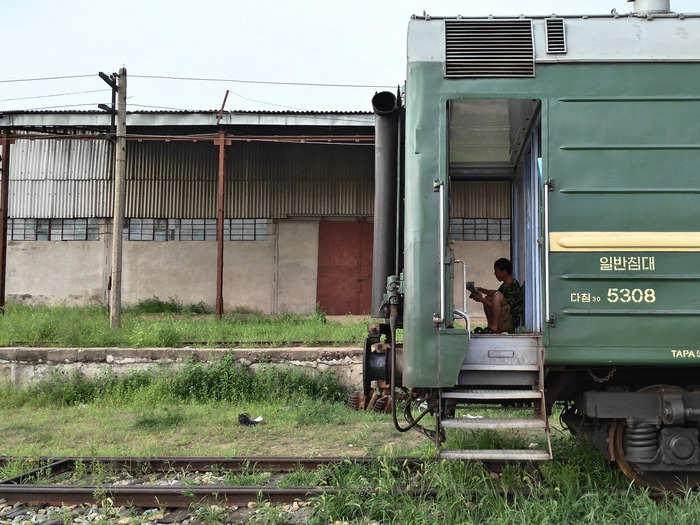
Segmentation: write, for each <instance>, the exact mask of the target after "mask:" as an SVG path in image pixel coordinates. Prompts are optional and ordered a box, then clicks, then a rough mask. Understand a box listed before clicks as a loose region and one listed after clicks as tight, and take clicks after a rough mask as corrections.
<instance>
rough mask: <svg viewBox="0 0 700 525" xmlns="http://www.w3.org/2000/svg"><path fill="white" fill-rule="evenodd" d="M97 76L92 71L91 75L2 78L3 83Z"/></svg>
mask: <svg viewBox="0 0 700 525" xmlns="http://www.w3.org/2000/svg"><path fill="white" fill-rule="evenodd" d="M94 76H96V75H95V74H94V73H91V74H89V75H64V76H60V77H33V78H10V79H6V80H0V82H2V83H9V82H35V81H38V80H63V79H66V78H89V77H94Z"/></svg>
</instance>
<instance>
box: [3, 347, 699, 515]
mask: <svg viewBox="0 0 700 525" xmlns="http://www.w3.org/2000/svg"><path fill="white" fill-rule="evenodd" d="M344 396H345V392H344V391H343V390H342V388H340V387H339V386H338V384H337V383H336V382H335V380H334V378H333V377H332V376H330V375H328V374H319V375H316V376H308V375H304V374H302V373H301V372H298V371H289V370H284V369H281V370H278V369H275V368H272V367H266V368H263V369H261V370H260V371H259V373H258V374H257V375H252V374H250V372H248V371H247V370H245V369H242V368H237V367H235V366H234V365H233V363H232V362H230V361H227V360H224V361H222V362H221V363H219V364H215V365H209V366H202V365H198V364H195V363H190V364H188V365H186V366H185V367H184V368H183V369H181V370H178V371H169V370H161V371H159V372H151V373H135V372H134V373H132V374H130V375H128V376H126V377H123V378H116V377H113V376H104V377H101V378H97V379H88V378H85V377H83V376H80V375H73V376H55V377H53V378H50V379H47V380H45V381H43V382H41V383H38V384H36V385H34V386H29V387H23V388H18V389H11V388H9V387H2V388H1V389H0V436H2V439H1V440H0V454H9V455H28V456H34V457H36V456H39V455H45V454H53V455H87V456H91V455H145V456H149V455H151V456H155V455H224V456H235V455H253V454H257V455H309V456H312V455H353V454H358V455H378V454H385V455H399V456H400V455H416V456H421V457H426V458H427V457H431V456H432V454H433V449H432V443H431V442H429V441H428V440H427V439H425V438H423V437H422V436H420V435H419V434H418V433H414V432H409V433H406V434H398V433H397V432H395V431H394V430H393V427H392V424H391V418H390V417H389V416H387V415H384V414H374V413H367V412H355V411H352V410H349V409H347V408H346V407H345V406H344V405H343V404H342V402H341V401H342V400H343V399H344ZM242 412H247V413H249V414H250V415H251V416H253V417H256V416H258V415H261V416H263V418H264V423H263V424H260V425H257V426H254V427H244V426H241V425H239V424H238V422H237V416H238V414H239V413H242ZM552 423H553V425H554V426H555V432H554V435H553V445H554V449H555V456H556V457H557V458H565V459H566V460H567V462H561V461H554V462H550V463H544V464H542V465H541V466H540V468H539V469H533V468H525V467H519V466H509V467H507V468H504V469H503V470H502V471H501V472H500V473H499V474H494V473H492V472H488V471H486V470H485V469H484V468H483V467H482V466H480V465H479V464H464V463H460V462H447V461H443V462H429V463H426V465H425V466H424V468H423V469H422V470H419V471H418V472H409V471H408V470H406V469H404V468H402V466H401V465H400V464H397V463H396V462H391V461H379V462H377V463H374V464H371V465H355V464H352V463H350V462H346V463H342V464H340V465H332V466H325V467H322V468H320V469H318V470H315V471H311V472H306V471H301V470H299V471H296V472H291V473H288V474H285V475H283V476H270V475H269V474H268V473H264V472H259V471H257V470H256V469H255V466H254V465H251V467H250V468H249V469H246V470H245V471H244V472H241V473H236V474H230V475H228V476H227V479H226V481H227V482H228V483H231V484H235V485H257V486H260V485H265V484H270V483H273V484H275V485H276V486H279V487H292V486H312V485H326V486H330V487H339V488H350V489H353V491H344V492H340V493H334V494H326V495H324V496H321V497H318V498H315V499H314V500H313V502H312V506H311V507H310V508H308V509H305V512H307V514H305V515H304V519H305V520H306V521H308V522H309V523H318V524H321V523H324V524H325V523H335V522H337V521H340V522H345V523H358V524H369V523H402V524H403V523H411V524H413V523H416V524H438V523H487V524H491V523H493V524H495V523H499V524H500V523H506V524H526V523H527V524H529V523H538V524H540V523H543V524H548V523H552V524H554V523H557V524H558V523H570V524H578V523H591V524H596V525H599V524H611V523H652V524H667V523H668V524H673V525H683V524H691V523H698V522H700V498H699V496H698V495H697V494H687V495H681V496H678V497H674V498H668V499H666V500H662V501H660V502H655V501H653V500H652V499H650V498H649V497H648V494H647V493H646V492H645V491H643V490H640V489H638V488H637V487H635V486H631V485H630V484H629V482H628V480H627V479H626V478H625V477H624V476H623V475H622V474H621V473H620V472H619V471H617V470H616V469H614V468H612V467H611V466H610V465H609V464H608V463H607V462H605V461H604V460H603V458H602V457H601V456H600V454H599V453H598V452H597V451H596V450H594V449H593V448H592V447H591V446H590V445H588V444H587V443H585V442H582V441H579V440H577V439H575V438H573V437H571V436H569V435H568V434H565V433H563V432H562V431H561V429H560V428H559V427H558V425H556V423H555V422H554V421H552ZM426 424H427V425H430V424H431V422H430V421H428V422H427V423H426ZM448 439H449V442H448V443H447V444H446V446H447V447H448V448H456V447H469V446H471V447H473V446H474V445H475V444H478V445H480V446H483V447H493V446H495V445H501V446H506V447H517V448H523V447H527V445H528V444H529V443H530V442H531V441H532V440H533V436H532V435H531V434H528V433H525V432H522V433H512V434H509V435H507V436H505V437H504V436H503V435H498V434H492V433H488V432H479V433H475V434H472V435H465V434H461V435H459V434H448ZM36 464H37V463H36V462H33V463H27V462H22V463H20V462H17V461H15V462H10V463H8V464H7V465H5V466H4V467H3V468H2V469H1V470H0V477H10V476H12V475H16V474H18V473H19V472H22V471H25V470H27V469H28V468H32V467H33V466H35V465H36ZM76 470H77V472H76V475H77V476H78V477H81V476H83V477H85V479H91V480H93V482H95V481H98V482H99V481H100V480H109V479H111V476H112V475H114V473H112V472H109V471H107V470H100V469H99V468H96V467H94V466H92V465H90V464H80V465H79V466H78V467H77V469H76ZM42 480H43V476H41V475H40V476H38V477H37V480H36V481H42ZM357 489H367V490H376V494H374V495H373V496H368V495H367V494H366V493H365V494H362V493H358V492H357ZM504 489H522V490H524V491H526V492H523V493H522V495H518V496H515V497H511V498H508V497H506V496H504V495H503V490H504ZM467 491H471V492H467ZM195 511H196V514H197V515H198V516H199V518H200V519H201V520H202V521H204V522H205V523H221V522H224V521H225V520H226V516H227V515H228V514H227V513H226V512H224V511H223V510H222V509H217V508H214V507H207V506H201V507H198V508H197V509H195ZM291 517H292V515H291V514H289V513H288V512H285V511H284V508H283V507H281V506H276V505H271V506H269V507H267V506H265V505H263V504H259V505H258V506H257V507H256V508H255V510H254V511H251V513H250V516H249V519H250V521H251V522H252V523H285V522H288V521H289V520H290V518H291Z"/></svg>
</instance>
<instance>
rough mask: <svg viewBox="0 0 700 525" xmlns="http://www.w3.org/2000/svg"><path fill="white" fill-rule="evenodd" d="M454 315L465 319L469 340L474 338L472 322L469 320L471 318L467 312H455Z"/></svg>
mask: <svg viewBox="0 0 700 525" xmlns="http://www.w3.org/2000/svg"><path fill="white" fill-rule="evenodd" d="M452 313H453V314H454V315H456V316H457V317H461V318H462V319H464V322H465V323H466V324H467V337H468V338H469V339H471V338H472V322H471V321H470V320H469V316H468V315H467V312H466V310H465V311H464V312H463V311H462V310H457V309H455V310H453V311H452Z"/></svg>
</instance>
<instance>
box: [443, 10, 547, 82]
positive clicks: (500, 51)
mask: <svg viewBox="0 0 700 525" xmlns="http://www.w3.org/2000/svg"><path fill="white" fill-rule="evenodd" d="M445 76H446V77H448V78H489V77H491V78H493V77H534V76H535V51H534V44H533V31H532V21H531V20H505V19H504V20H498V19H494V20H469V19H462V20H445Z"/></svg>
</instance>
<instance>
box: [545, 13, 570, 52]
mask: <svg viewBox="0 0 700 525" xmlns="http://www.w3.org/2000/svg"><path fill="white" fill-rule="evenodd" d="M545 25H546V26H547V53H549V54H550V55H555V54H566V30H565V28H564V19H563V18H548V19H547V20H545Z"/></svg>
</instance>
